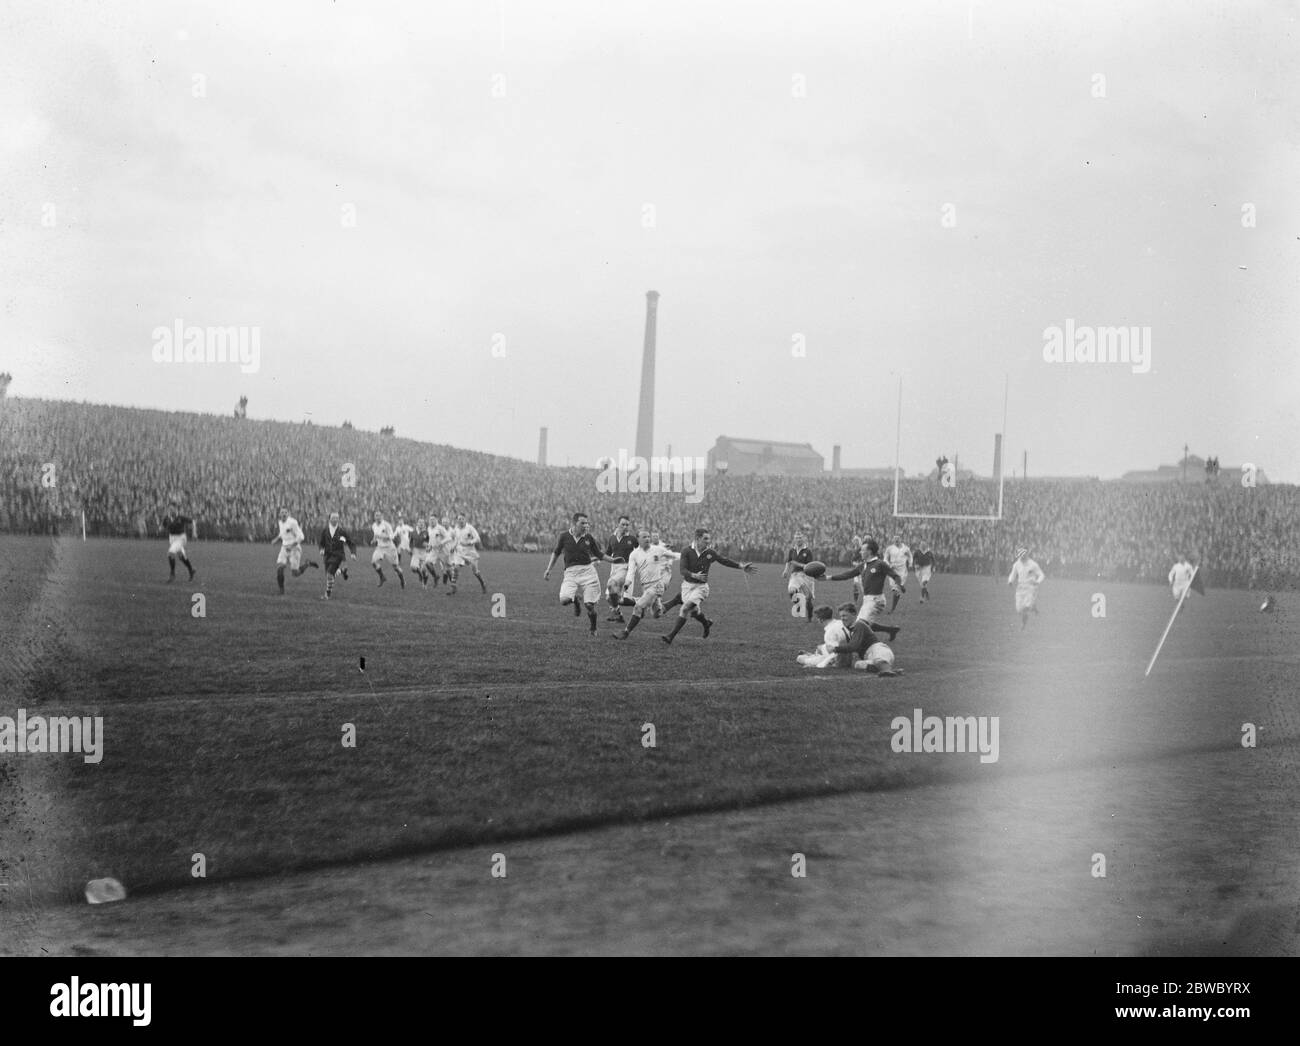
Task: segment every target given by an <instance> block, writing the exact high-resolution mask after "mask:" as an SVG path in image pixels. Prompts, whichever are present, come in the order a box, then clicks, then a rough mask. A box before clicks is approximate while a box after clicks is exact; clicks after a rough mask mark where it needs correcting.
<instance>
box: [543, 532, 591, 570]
mask: <svg viewBox="0 0 1300 1046" xmlns="http://www.w3.org/2000/svg"><path fill="white" fill-rule="evenodd" d="M561 553H563V554H564V565H565V566H566V567H586V566H590V565H591V564H592V563H593V562H599V561H600V545H598V544H597V543H596V539H595V538H594V537H592V536H591V535H590V534H583V535H582V537H580V538H575V537H574V536H573V532H572V531H571V530H565V531H562V532H561V533H560V536H559V537H558V538H556V539H555V551H554V553H553V555H556V556H558V555H560V554H561Z"/></svg>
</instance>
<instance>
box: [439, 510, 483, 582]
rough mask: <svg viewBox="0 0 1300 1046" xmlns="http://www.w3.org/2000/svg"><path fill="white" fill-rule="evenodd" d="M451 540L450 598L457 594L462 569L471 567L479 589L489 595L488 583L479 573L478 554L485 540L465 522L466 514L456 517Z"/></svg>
mask: <svg viewBox="0 0 1300 1046" xmlns="http://www.w3.org/2000/svg"><path fill="white" fill-rule="evenodd" d="M451 539H452V542H453V547H452V550H451V591H450V592H448V593H447V595H449V596H454V595H455V594H456V583H457V582H458V581H459V580H460V568H461V567H463V566H465V565H467V564H468V565H469V567H470V568H471V569H472V570H473V571H474V576H475V577H476V578H478V583H479V587H480V588H481V589H483V594H484V595H487V582H486V581H484V580H483V575H482V574H480V573H479V572H478V553H479V549H481V548H482V547H483V539H482V538H480V537H479V536H478V531H477V530H475V529H474V527H473V525H472V524H470V523H468V522H467V521H466V520H465V513H463V512H462V513H460V514H459V515H458V516H457V517H456V525H455V526H454V527H453V528H452V530H451Z"/></svg>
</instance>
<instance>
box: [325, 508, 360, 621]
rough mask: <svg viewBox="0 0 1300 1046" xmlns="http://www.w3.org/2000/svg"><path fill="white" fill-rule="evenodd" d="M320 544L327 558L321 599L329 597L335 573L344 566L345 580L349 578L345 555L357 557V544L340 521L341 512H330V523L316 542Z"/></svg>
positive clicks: (332, 589)
mask: <svg viewBox="0 0 1300 1046" xmlns="http://www.w3.org/2000/svg"><path fill="white" fill-rule="evenodd" d="M316 544H317V545H319V546H320V553H321V556H322V557H324V559H325V594H324V595H323V596H321V599H329V598H330V593H331V592H333V591H334V575H335V574H337V573H338V572H339V570H340V568H342V572H343V580H344V581H346V580H347V579H348V568H347V567H346V566H344V558H343V557H344V556H345V555H350V556H351V557H352V558H353V559H356V558H357V546H356V545H355V544H353V542H352V538H350V537H349V536H348V532H347V531H346V530H344V529H343V527H342V525H341V524H340V523H339V514H338V513H337V512H331V513H330V521H329V523H328V524H327V525H326V526H325V527H324V528H323V529H322V530H321V532H320V538H319V540H318V541H317V542H316Z"/></svg>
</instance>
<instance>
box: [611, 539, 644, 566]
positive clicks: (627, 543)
mask: <svg viewBox="0 0 1300 1046" xmlns="http://www.w3.org/2000/svg"><path fill="white" fill-rule="evenodd" d="M639 544H640V542H639V541H637V539H636V538H634V537H633V536H632V535H631V534H627V535H625V536H624V537H619V536H618V535H617V534H611V535H610V538H609V541H607V542H606V543H605V554H606V555H607V556H611V557H612V558H614V559H620V560H622V561H623V562H624V563H626V562H627V557H628V556H630V555H631V554H632V550H633V549H634V548H636V547H637V546H638V545H639Z"/></svg>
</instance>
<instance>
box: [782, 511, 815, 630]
mask: <svg viewBox="0 0 1300 1046" xmlns="http://www.w3.org/2000/svg"><path fill="white" fill-rule="evenodd" d="M812 561H813V552H812V549H810V548H809V547H808V542H807V540H806V539H805V538H804V532H803V531H802V530H800V531H796V532H795V535H794V543H793V544H792V545H791V546H790V547H789V548H788V549H786V553H785V570H784V571H782V574H781V576H782V577H786V578H789V579H790V580H789V583H788V584H787V585H786V591H787V593H788V594H789V596H790V613H791V614H792V615H793V616H795V617H802V618H804V619H805V620H807V621H809V622H811V623H812V624H814V625H815V624H817V618H816V617H815V616H814V614H813V609H814V608H813V599H814V597H815V596H816V594H817V590H816V587H815V586H814V584H813V579H812V578H810V577H809V576H808V575H807V574H805V573H804V572H803V571H802V570H799V569H796V567H795V565H794V564H798V565H799V566H800V567H803V566H806V565H807V564H809V563H811V562H812Z"/></svg>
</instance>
